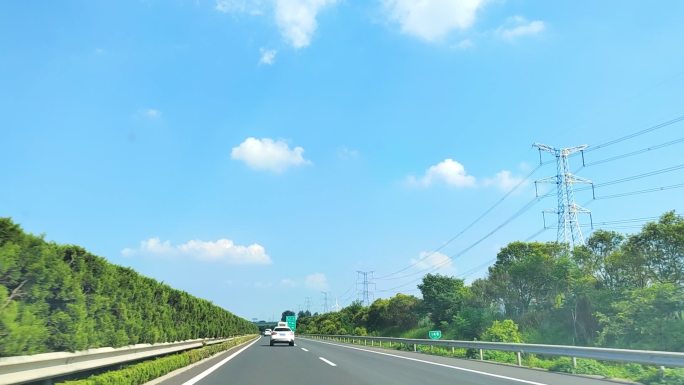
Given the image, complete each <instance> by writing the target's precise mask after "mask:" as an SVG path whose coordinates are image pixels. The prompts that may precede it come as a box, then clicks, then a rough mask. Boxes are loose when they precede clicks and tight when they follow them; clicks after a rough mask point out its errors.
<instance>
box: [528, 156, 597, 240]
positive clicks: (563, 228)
mask: <svg viewBox="0 0 684 385" xmlns="http://www.w3.org/2000/svg"><path fill="white" fill-rule="evenodd" d="M533 146H534V147H536V148H537V149H539V161H540V163H541V152H542V151H544V152H548V153H550V154H552V155H554V156H555V157H556V175H555V176H550V177H548V178H544V179H539V180H537V181H535V182H534V184H535V189H536V186H537V183H552V184H555V185H556V195H557V198H558V206H557V208H556V210H544V212H543V213H554V214H556V215H557V216H558V227H557V230H558V233H557V236H556V240H557V241H558V242H562V243H565V244H567V245H569V246H570V249H574V248H575V246H577V245H582V244H584V236H583V235H582V228H581V226H580V223H579V218H578V214H589V219H590V221H591V211H590V210H588V209H586V208H584V207H581V206H580V205H578V204H577V203H575V194H574V192H573V189H572V185H574V184H577V183H584V184H590V185H592V188H593V183H592V182H591V181H590V180H589V179H584V178H580V177H578V176H576V175H574V174H572V173H571V172H570V168H569V166H568V157H569V156H570V155H572V154H575V153H578V152H580V153H582V151H584V149H585V148H587V147H588V146H587V145H586V144H583V145H580V146H575V147H567V148H554V147H551V146H547V145H545V144H539V143H535V144H534V145H533ZM582 154H583V153H582ZM538 196H539V194H538V193H537V197H538ZM543 213H542V214H543ZM544 227H546V218H544Z"/></svg>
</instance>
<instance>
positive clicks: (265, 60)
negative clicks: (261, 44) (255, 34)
mask: <svg viewBox="0 0 684 385" xmlns="http://www.w3.org/2000/svg"><path fill="white" fill-rule="evenodd" d="M259 52H260V53H261V59H259V64H266V65H273V63H275V58H276V55H277V54H278V51H276V50H274V49H264V48H261V49H259Z"/></svg>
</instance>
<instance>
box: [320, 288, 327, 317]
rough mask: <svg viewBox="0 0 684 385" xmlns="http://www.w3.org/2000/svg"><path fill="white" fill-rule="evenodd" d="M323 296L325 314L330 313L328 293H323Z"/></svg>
mask: <svg viewBox="0 0 684 385" xmlns="http://www.w3.org/2000/svg"><path fill="white" fill-rule="evenodd" d="M321 293H322V294H323V313H327V312H328V292H327V291H322V292H321Z"/></svg>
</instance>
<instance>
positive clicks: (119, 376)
mask: <svg viewBox="0 0 684 385" xmlns="http://www.w3.org/2000/svg"><path fill="white" fill-rule="evenodd" d="M252 338H253V336H243V337H237V338H234V339H232V340H230V341H226V342H224V343H221V344H216V345H209V346H205V347H203V348H197V349H193V350H190V351H186V352H182V353H178V354H174V355H170V356H166V357H161V358H157V359H153V360H149V361H144V362H140V363H137V364H134V365H131V366H127V367H124V368H123V369H120V370H115V371H111V372H106V373H103V374H98V375H95V376H90V377H88V378H85V379H82V380H75V381H65V382H62V383H60V384H64V385H142V384H144V383H146V382H148V381H151V380H153V379H155V378H158V377H161V376H163V375H165V374H167V373H170V372H172V371H174V370H176V369H179V368H183V367H185V366H188V365H190V364H193V363H195V362H198V361H201V360H203V359H205V358H208V357H211V356H213V355H214V354H216V353H220V352H222V351H224V350H228V349H230V348H232V347H234V346H237V345H239V344H242V343H244V342H246V341H249V340H250V339H252Z"/></svg>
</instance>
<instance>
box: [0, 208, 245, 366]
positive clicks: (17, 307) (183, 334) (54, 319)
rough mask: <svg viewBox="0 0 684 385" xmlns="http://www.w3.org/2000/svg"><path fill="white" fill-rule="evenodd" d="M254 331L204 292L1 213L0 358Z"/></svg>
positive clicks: (222, 335) (243, 333)
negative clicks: (51, 238)
mask: <svg viewBox="0 0 684 385" xmlns="http://www.w3.org/2000/svg"><path fill="white" fill-rule="evenodd" d="M253 333H258V329H257V327H256V326H255V325H254V324H252V323H251V322H249V321H247V320H246V319H243V318H240V317H237V316H236V315H234V314H232V313H230V312H229V311H226V310H225V309H223V308H221V307H220V306H216V305H214V304H212V303H211V302H209V301H207V300H205V299H201V298H197V297H194V296H192V295H190V294H188V293H186V292H183V291H180V290H176V289H174V288H172V287H170V286H168V285H166V284H164V283H162V282H158V281H156V280H154V279H151V278H148V277H145V276H142V275H140V274H138V273H137V272H135V271H134V270H132V269H130V268H125V267H121V266H117V265H114V264H112V263H109V262H107V260H105V259H104V258H101V257H98V256H96V255H93V254H91V253H89V252H88V251H86V250H84V249H83V248H80V247H78V246H72V245H59V244H56V243H54V242H47V241H45V240H44V239H43V238H42V237H37V236H34V235H31V234H27V233H25V232H24V231H23V230H22V229H21V228H20V227H19V226H18V225H16V224H15V223H13V222H12V221H11V220H10V219H9V218H0V357H4V356H19V355H28V354H36V353H45V352H62V351H77V350H84V349H87V348H99V347H105V346H111V347H119V346H126V345H133V344H138V343H157V342H172V341H183V340H189V339H196V338H213V337H228V336H231V335H245V334H253Z"/></svg>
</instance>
